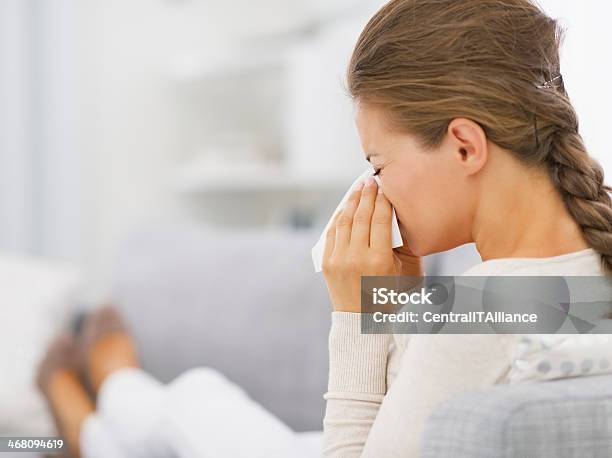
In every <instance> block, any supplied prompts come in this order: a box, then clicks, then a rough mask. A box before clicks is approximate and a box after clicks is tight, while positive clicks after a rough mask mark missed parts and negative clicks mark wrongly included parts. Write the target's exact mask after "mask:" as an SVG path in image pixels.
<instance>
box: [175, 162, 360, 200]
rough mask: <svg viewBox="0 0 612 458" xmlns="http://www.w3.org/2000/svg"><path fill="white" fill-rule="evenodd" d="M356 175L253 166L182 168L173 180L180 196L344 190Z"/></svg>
mask: <svg viewBox="0 0 612 458" xmlns="http://www.w3.org/2000/svg"><path fill="white" fill-rule="evenodd" d="M355 177H356V176H353V175H351V176H348V175H346V174H341V173H338V174H330V173H327V174H315V173H297V172H293V171H289V170H284V169H282V168H267V169H266V168H264V167H253V168H251V169H248V168H246V167H245V168H242V170H240V169H239V168H235V169H233V170H231V171H230V170H226V171H222V170H214V169H209V170H204V169H201V168H200V169H198V168H190V167H182V168H181V169H180V170H179V172H178V174H177V175H176V179H175V180H174V183H173V184H174V189H175V190H176V191H177V192H178V193H180V194H187V195H189V194H207V193H210V194H212V193H247V192H248V193H251V192H290V191H312V192H325V191H334V192H337V191H341V190H344V189H347V188H348V186H350V185H351V183H352V182H353V181H354V180H355Z"/></svg>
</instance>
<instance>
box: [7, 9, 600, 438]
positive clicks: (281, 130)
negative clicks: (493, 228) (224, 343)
mask: <svg viewBox="0 0 612 458" xmlns="http://www.w3.org/2000/svg"><path fill="white" fill-rule="evenodd" d="M383 3H384V2H382V1H378V0H316V1H315V0H258V1H247V0H234V1H232V2H227V1H219V0H130V1H125V0H121V1H120V0H79V1H76V0H54V1H49V0H0V282H1V283H0V317H1V318H2V319H0V330H2V331H3V332H0V336H1V337H0V355H1V356H2V357H1V358H0V360H2V362H0V368H2V370H0V373H1V374H2V376H1V377H0V412H1V411H5V412H6V411H7V409H9V408H12V409H13V412H15V411H18V410H19V411H21V412H25V411H26V407H24V402H25V401H24V400H23V399H25V398H27V399H32V404H31V406H29V407H28V408H30V409H32V410H31V411H32V412H39V410H40V405H39V404H40V403H39V400H35V399H34V397H33V396H34V395H33V394H32V393H33V392H32V391H27V392H24V393H25V394H24V395H23V396H21V398H22V400H21V401H19V402H20V404H18V405H17V404H15V403H16V402H17V401H16V400H15V398H16V397H17V396H14V393H15V390H18V389H22V388H23V387H24V386H25V384H26V382H27V381H28V380H30V378H31V374H32V367H33V366H32V364H33V361H35V360H36V359H37V358H38V356H39V354H40V351H41V348H42V346H43V342H44V341H45V339H48V337H49V335H50V334H52V333H53V332H55V330H56V329H57V328H58V327H59V326H60V325H61V323H64V322H67V321H68V320H69V317H70V316H71V314H72V313H73V310H74V308H78V307H83V306H89V305H91V304H97V303H100V302H101V301H105V300H112V301H115V302H121V304H122V306H123V307H124V309H125V314H126V315H128V316H130V317H131V319H132V321H133V322H136V321H138V318H139V317H142V316H144V315H146V314H147V313H149V312H150V311H151V310H152V309H155V310H157V311H158V312H159V313H158V314H157V315H153V316H155V317H157V318H156V319H153V318H151V320H152V321H151V323H149V324H148V325H140V326H142V328H140V329H139V330H137V333H139V334H138V336H139V339H140V341H141V342H142V343H143V345H145V344H146V346H147V348H152V349H153V350H150V354H149V356H147V355H146V354H145V359H146V358H148V359H147V364H148V365H149V367H150V368H151V370H152V371H153V372H155V373H156V374H158V375H159V377H160V378H162V379H170V378H171V377H173V376H174V375H176V373H178V372H179V371H180V370H182V369H184V367H186V366H189V365H193V364H197V363H199V364H202V363H206V362H209V361H208V360H202V359H201V357H199V356H196V354H197V353H198V352H201V351H202V349H203V348H205V345H214V343H213V342H212V341H208V342H207V341H202V340H201V339H206V337H202V335H201V334H202V332H201V328H198V327H193V322H194V321H193V317H194V316H197V317H199V319H201V320H205V317H204V316H200V315H198V314H201V313H204V312H202V308H204V306H203V304H204V298H203V296H201V297H200V296H198V292H197V290H198V289H199V290H202V288H204V285H205V284H208V283H206V282H209V283H210V284H209V285H208V287H207V288H208V289H206V290H205V291H206V292H207V293H210V291H211V289H213V290H214V287H215V284H218V283H219V282H221V283H223V282H224V281H225V282H228V283H229V282H230V280H231V281H232V282H233V285H234V287H235V286H236V284H242V285H245V282H244V281H242V283H240V282H239V281H238V280H240V279H241V277H240V276H239V275H245V276H246V275H249V274H250V275H252V276H253V279H251V280H249V282H247V283H248V284H247V285H246V288H247V289H248V288H250V287H251V286H253V285H255V284H256V283H257V284H259V283H261V282H265V280H263V278H267V279H268V280H267V281H269V282H270V285H269V288H270V291H271V292H272V293H273V294H274V291H276V290H275V286H274V284H273V281H277V282H278V281H279V276H282V277H281V278H282V281H286V278H288V277H290V276H291V275H294V274H293V273H292V272H293V271H298V270H300V269H301V271H300V272H301V273H297V274H295V276H296V277H295V280H294V281H295V284H292V285H293V287H294V288H293V290H294V291H298V292H299V293H300V294H302V296H300V297H302V298H304V297H305V296H304V294H306V296H307V294H308V293H307V292H308V291H310V290H311V289H316V290H317V291H318V292H317V293H316V294H317V295H315V296H311V297H308V300H310V301H311V302H312V304H310V305H311V308H316V307H318V309H319V310H320V312H317V313H315V315H316V316H315V315H309V318H308V317H307V318H306V319H304V320H302V321H303V323H305V324H304V326H311V327H310V328H309V329H310V330H311V331H312V333H313V334H312V336H313V339H314V338H315V337H316V338H317V339H319V340H321V341H322V342H321V347H320V349H318V350H317V351H318V352H319V353H317V354H316V355H317V356H313V362H312V364H313V365H315V366H316V367H317V368H321V367H323V366H324V365H325V364H326V362H325V360H324V358H325V357H326V356H325V348H324V347H325V344H326V342H325V335H326V333H327V324H326V322H325V321H324V320H325V319H326V318H322V316H323V314H325V317H327V316H328V314H329V306H328V303H327V302H326V297H325V289H324V285H322V283H321V278H320V276H315V274H314V272H313V271H312V265H311V262H310V252H309V250H310V247H311V246H312V245H313V244H314V242H315V241H316V239H317V238H318V235H319V233H320V231H321V229H322V228H323V226H324V224H325V222H326V221H327V219H328V218H329V216H330V214H331V212H332V211H333V209H334V208H335V206H336V204H337V202H338V200H339V199H340V198H341V197H342V195H343V194H344V192H345V191H346V188H347V187H348V186H349V185H350V183H351V182H352V181H353V180H354V178H356V176H357V175H358V174H360V173H361V172H362V171H363V170H365V168H366V165H367V164H366V162H365V160H364V158H363V154H362V152H361V148H360V145H359V141H358V137H357V133H356V130H355V128H354V125H353V113H352V106H351V102H350V100H349V99H348V97H347V96H346V93H345V89H344V85H343V79H344V72H345V68H346V64H347V62H348V58H349V56H350V53H351V51H352V47H353V45H354V43H355V41H356V39H357V36H358V34H359V32H360V30H361V28H362V27H363V26H364V25H365V23H366V21H367V19H368V18H369V17H370V16H371V15H372V14H373V13H374V12H375V11H376V10H377V9H378V8H379V7H380V6H381V5H382V4H383ZM539 3H540V4H541V5H542V6H543V8H544V9H545V10H546V11H547V12H548V13H549V14H550V15H551V16H553V17H558V18H562V21H563V23H564V24H565V25H566V26H567V27H568V32H567V38H566V41H565V45H564V48H563V54H562V67H561V68H562V72H563V77H564V81H565V85H566V88H567V90H568V92H569V94H570V96H571V98H572V100H573V103H574V105H575V107H576V109H577V111H578V114H579V117H580V129H581V133H582V135H583V137H584V139H585V141H586V144H587V146H588V148H589V150H590V152H591V154H592V155H593V156H595V157H596V158H598V159H599V161H601V163H602V164H603V165H604V167H605V168H606V171H607V176H608V177H610V176H612V154H611V153H610V146H609V141H608V139H609V136H608V135H607V130H608V128H609V126H608V124H609V121H610V119H612V117H611V116H610V115H611V107H612V88H611V86H610V85H609V84H608V78H609V75H610V71H611V70H612V64H611V62H610V57H609V56H610V49H611V48H612V32H611V31H610V24H609V20H610V19H609V18H610V14H609V13H610V12H612V11H611V7H610V6H609V5H608V4H606V3H604V2H597V1H595V0H592V1H589V2H580V3H577V2H572V1H569V0H542V1H540V2H539ZM608 181H610V179H609V178H608ZM279 250H280V251H281V253H282V254H283V255H284V256H285V257H286V258H287V259H289V260H291V262H289V261H286V260H281V259H280V258H278V256H277V255H275V254H270V253H271V252H272V253H276V252H278V251H279ZM220 260H222V261H220ZM298 260H299V261H298ZM478 260H479V257H478V255H477V253H476V252H475V251H474V249H473V247H471V246H465V247H461V248H460V249H457V250H453V251H452V252H449V253H445V254H443V255H439V256H436V257H435V258H433V257H432V258H431V259H428V260H427V262H428V264H429V266H430V272H435V273H440V274H445V273H448V274H455V273H457V272H458V271H459V270H461V269H462V268H467V267H470V266H471V265H473V264H475V263H477V262H478ZM239 266H242V269H241V270H240V269H238V270H236V269H237V268H238V267H239ZM247 267H248V269H247ZM223 268H225V269H226V270H225V271H224V270H223ZM275 269H276V270H275ZM257 275H259V276H260V277H261V278H259V277H257ZM311 277H312V278H311ZM126 279H131V280H126ZM186 279H190V280H189V281H188V280H186ZM215 282H216V283H215ZM309 282H310V283H309ZM160 285H162V286H160ZM249 285H251V286H249ZM300 285H301V286H300ZM198 287H200V288H198ZM155 288H158V289H155ZM159 288H162V290H161V291H160V290H159ZM276 288H278V285H276ZM296 288H297V289H296ZM289 290H290V288H289V287H287V291H289ZM185 291H191V293H185ZM250 291H253V290H250ZM200 294H202V293H200ZM261 294H262V295H261V296H260V297H256V295H253V294H251V295H250V298H251V300H258V301H260V302H259V303H261V301H265V300H266V299H265V297H266V296H265V295H264V293H263V292H262V293H261ZM287 294H289V292H287ZM313 294H314V293H313ZM254 296H255V298H254ZM207 297H208V298H209V299H210V296H207ZM276 300H277V302H278V304H279V307H281V306H284V307H287V308H289V307H291V308H292V309H295V308H299V307H300V306H298V305H295V304H289V305H288V304H287V303H286V302H285V303H284V302H283V301H293V300H296V299H295V298H294V297H292V296H282V294H277V297H276ZM245 303H248V298H247V297H245V298H243V300H242V301H241V302H240V303H237V304H236V307H239V306H244V304H245ZM67 304H71V305H70V307H72V309H71V308H70V307H68V306H67ZM185 304H189V305H188V306H186V307H192V308H193V311H192V313H187V312H185V313H179V312H176V311H175V312H172V313H171V312H170V311H171V310H172V309H173V307H174V308H176V307H179V308H180V307H181V306H183V305H185ZM303 308H306V306H305V305H304V307H303ZM278 310H283V309H282V308H279V309H278ZM280 313H282V312H280ZM313 313H314V312H313ZM319 314H320V315H319ZM177 315H182V316H183V318H184V319H183V320H182V321H181V319H180V317H177ZM161 317H165V318H163V319H162V318H161ZM302 318H304V317H301V318H300V319H302ZM309 320H310V321H309ZM190 321H191V323H192V324H191V326H192V327H193V329H192V328H189V322H190ZM160 323H165V326H162V325H161V324H160ZM195 323H201V321H198V320H195ZM321 323H323V325H321ZM147 326H148V327H147ZM173 326H174V327H173ZM231 326H232V324H231V323H230V322H227V323H226V324H225V327H223V326H221V327H220V328H219V329H217V330H215V329H210V330H208V331H209V335H214V334H215V332H220V333H221V334H226V335H227V334H228V333H229V334H230V335H231V333H232V332H233V331H236V330H235V329H234V330H232V328H231ZM245 326H247V325H246V324H245ZM279 326H280V324H279ZM185 329H190V330H191V334H193V335H194V337H193V339H192V340H190V338H189V335H191V334H189V333H185V334H184V335H185V336H186V337H184V339H183V340H182V341H181V339H177V338H176V334H173V332H178V334H179V335H180V333H181V332H182V331H184V330H185ZM251 331H252V330H251ZM252 332H253V331H252ZM274 332H275V331H274V328H270V332H269V333H268V334H269V335H268V338H273V337H274ZM260 334H263V333H262V332H260ZM255 338H261V339H264V337H262V335H258V336H256V337H255ZM198 339H200V340H198ZM219 339H221V336H219ZM278 340H279V341H281V339H278ZM181 345H182V347H181ZM262 345H263V344H262ZM270 345H272V344H270ZM300 348H302V347H299V348H298V347H295V348H294V347H291V348H289V349H287V351H286V353H285V354H283V355H281V356H279V359H278V365H279V371H283V370H284V372H282V374H281V375H280V376H279V377H280V378H281V379H283V380H294V379H295V377H297V376H296V375H295V374H298V375H299V377H298V378H297V380H302V381H304V380H306V381H308V380H310V382H308V383H310V384H311V385H312V386H313V388H312V390H311V392H315V394H316V395H317V396H318V391H321V394H322V391H323V389H324V381H322V380H323V379H324V374H323V375H321V376H319V375H316V376H315V375H308V373H307V372H306V370H307V367H306V368H302V369H301V370H302V372H300V369H299V368H296V369H295V371H294V372H290V371H289V372H288V371H287V369H281V368H282V367H284V366H283V364H285V363H286V361H285V360H284V359H283V358H286V359H287V360H290V359H295V355H296V352H297V353H299V352H300V351H301V350H300ZM177 349H178V352H177ZM164 351H165V352H166V353H168V352H176V353H178V354H193V355H194V356H193V357H192V358H191V359H189V357H187V356H185V357H184V359H183V360H181V359H180V357H179V358H178V359H179V360H180V361H179V362H177V361H171V360H172V358H170V357H169V358H167V359H165V360H164V361H160V358H159V356H158V355H159V354H163V352H164ZM292 352H293V353H292ZM16 355H17V356H16ZM319 359H320V360H319ZM17 360H18V361H17ZM225 360H227V358H224V359H223V358H222V359H220V360H219V361H218V362H217V363H218V364H219V365H221V366H223V364H224V363H223V361H225ZM285 366H286V364H285ZM224 369H225V370H226V371H228V372H230V373H231V372H232V371H234V373H235V378H236V379H239V380H242V379H241V377H242V378H244V377H246V378H248V377H249V375H248V374H249V371H248V367H247V368H244V369H232V368H231V367H224ZM296 371H297V372H296ZM317 371H319V369H317ZM323 372H324V368H323ZM4 374H13V375H12V379H11V378H10V377H8V376H7V377H5V376H4ZM14 374H17V375H14ZM283 377H284V378H283ZM292 377H293V378H292ZM10 380H13V381H12V382H11V381H10ZM11 383H12V384H11ZM245 383H246V382H245ZM250 383H251V384H252V386H253V387H254V388H253V389H252V392H253V393H255V394H254V395H255V397H256V398H258V399H259V400H262V402H265V401H266V399H264V398H265V397H266V396H267V394H266V393H265V389H264V385H265V383H264V381H263V380H259V381H257V380H255V381H253V380H251V382H250ZM258 384H259V385H258ZM28 386H29V385H28ZM24 389H25V388H24ZM28 389H29V388H28ZM287 394H288V396H289V395H291V396H293V398H295V396H294V395H295V393H289V392H287ZM3 396H4V397H3ZM303 399H304V400H305V401H304V406H303V409H308V407H307V404H309V403H310V402H309V401H308V399H311V398H308V397H307V396H306V395H304V398H303ZM312 399H315V397H312ZM317 399H318V398H317ZM306 401H308V402H306ZM11 402H12V403H13V404H11ZM274 402H277V404H276V405H273V404H274ZM310 404H312V403H310ZM313 405H314V407H312V409H313V410H312V414H311V416H310V417H309V418H306V419H304V418H302V419H300V418H289V417H290V413H287V412H289V410H288V408H287V409H286V410H287V412H284V411H283V409H285V407H283V404H282V402H280V401H278V400H276V401H274V400H272V398H271V397H270V400H268V404H267V406H269V408H271V409H272V410H273V411H275V413H278V414H279V415H281V416H283V415H284V418H285V419H287V421H288V422H290V423H291V424H292V425H293V426H295V427H296V428H302V429H309V428H312V427H313V425H315V421H314V420H313V419H316V418H317V415H319V413H320V411H321V407H322V401H321V402H319V401H316V402H315V403H314V404H313ZM11 406H12V407H11ZM292 409H293V410H295V406H294V407H292ZM3 419H4V418H3ZM1 421H2V420H0V428H3V427H4V430H5V431H9V430H20V429H19V428H20V426H19V425H17V422H15V421H13V422H12V423H11V422H8V420H7V423H6V424H5V425H4V426H3V425H2V423H1ZM29 421H33V420H32V416H30V420H29ZM41 422H42V420H41ZM30 425H31V423H30ZM41 425H42V423H41ZM29 427H30V430H31V428H32V426H29ZM37 428H39V429H38V430H43V429H44V427H43V426H40V425H39V426H37ZM26 429H27V428H26ZM21 430H23V428H22V429H21ZM1 432H2V429H0V433H1Z"/></svg>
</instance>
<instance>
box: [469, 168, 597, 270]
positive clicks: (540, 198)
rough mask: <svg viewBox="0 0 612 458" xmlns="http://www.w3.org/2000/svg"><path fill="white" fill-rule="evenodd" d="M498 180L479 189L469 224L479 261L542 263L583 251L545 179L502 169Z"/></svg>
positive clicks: (574, 226) (577, 229) (540, 174)
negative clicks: (498, 260) (500, 259)
mask: <svg viewBox="0 0 612 458" xmlns="http://www.w3.org/2000/svg"><path fill="white" fill-rule="evenodd" d="M521 169H522V170H521ZM502 178H504V179H499V176H498V177H496V180H495V182H494V183H493V182H492V183H490V184H489V185H487V186H485V187H483V189H485V190H486V192H484V193H483V194H482V195H483V198H482V199H481V201H480V202H479V205H478V208H477V210H476V216H475V218H474V225H473V239H474V241H475V243H476V248H477V250H478V252H479V253H480V256H481V257H482V259H483V261H486V260H489V259H497V258H519V257H520V258H543V257H550V256H558V255H562V254H566V253H572V252H575V251H580V250H584V249H586V248H588V244H587V243H586V241H585V240H584V237H583V235H582V232H581V230H580V227H579V226H578V224H577V223H576V222H575V221H574V219H573V218H572V217H571V215H570V214H569V212H568V211H567V208H566V207H565V204H564V203H563V199H562V198H561V196H560V194H559V192H558V191H557V190H556V189H555V188H554V186H553V184H552V183H551V182H550V180H549V179H548V177H547V176H546V175H545V173H543V172H537V171H532V170H530V171H529V172H525V169H524V168H522V167H521V168H519V169H517V170H512V169H510V168H506V169H505V171H504V173H503V177H502ZM485 184H486V183H485Z"/></svg>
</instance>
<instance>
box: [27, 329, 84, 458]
mask: <svg viewBox="0 0 612 458" xmlns="http://www.w3.org/2000/svg"><path fill="white" fill-rule="evenodd" d="M78 363H79V361H78V354H77V347H76V344H75V341H74V338H73V337H72V336H71V335H69V334H65V335H61V336H59V337H58V338H57V339H56V340H55V341H53V343H52V344H51V345H50V346H49V349H48V350H47V354H46V355H45V357H44V358H43V360H42V362H41V364H40V367H39V370H38V380H37V382H38V386H39V388H40V390H41V391H42V393H43V395H44V397H45V399H46V400H47V403H48V404H49V408H50V410H51V413H52V414H53V417H54V419H55V423H56V425H57V429H58V432H59V433H60V434H61V435H62V436H63V438H64V440H65V441H66V442H67V445H68V449H69V451H70V452H71V454H72V455H73V456H77V457H78V456H80V455H81V444H80V434H81V426H82V424H83V422H84V421H85V419H86V418H87V417H88V416H89V415H91V414H92V413H93V411H94V404H93V401H92V400H91V399H90V398H89V396H88V394H87V392H86V390H85V388H84V387H83V385H82V384H81V381H80V378H79V366H78Z"/></svg>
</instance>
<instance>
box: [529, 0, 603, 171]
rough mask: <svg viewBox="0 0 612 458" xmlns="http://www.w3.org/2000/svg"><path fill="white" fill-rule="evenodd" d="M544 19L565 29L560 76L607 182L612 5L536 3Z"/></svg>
mask: <svg viewBox="0 0 612 458" xmlns="http://www.w3.org/2000/svg"><path fill="white" fill-rule="evenodd" d="M539 3H540V5H541V6H542V8H543V9H544V11H546V12H547V14H548V15H550V16H552V17H554V18H559V19H560V20H561V23H562V24H563V25H564V26H565V27H566V36H565V42H564V45H563V47H562V49H561V73H562V74H563V81H564V83H565V87H566V89H567V91H568V93H569V96H570V98H571V100H572V103H573V105H574V107H575V108H576V111H577V112H578V118H579V123H580V133H581V134H582V137H583V138H584V141H585V143H586V146H587V148H588V150H589V152H590V154H591V155H592V156H594V157H596V158H597V159H598V160H599V161H600V163H601V164H602V165H603V166H604V168H605V170H606V176H607V181H608V183H609V182H611V181H612V147H611V146H610V137H609V136H608V132H609V131H610V126H609V123H610V120H611V119H612V85H611V84H610V83H609V75H610V74H612V58H611V57H610V56H611V50H612V28H611V27H610V17H611V16H612V4H611V3H610V2H600V1H597V0H589V1H581V2H576V1H572V0H540V1H539Z"/></svg>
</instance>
